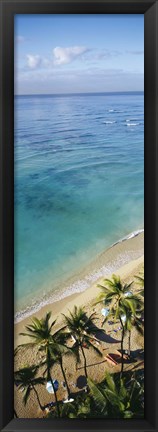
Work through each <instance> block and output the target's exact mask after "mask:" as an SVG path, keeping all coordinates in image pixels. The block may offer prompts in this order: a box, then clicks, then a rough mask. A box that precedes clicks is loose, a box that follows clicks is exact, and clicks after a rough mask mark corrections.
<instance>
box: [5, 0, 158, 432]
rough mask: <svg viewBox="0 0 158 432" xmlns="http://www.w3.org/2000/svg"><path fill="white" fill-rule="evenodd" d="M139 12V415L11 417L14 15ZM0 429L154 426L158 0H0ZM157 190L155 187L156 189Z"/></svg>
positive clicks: (157, 377) (157, 419)
mask: <svg viewBox="0 0 158 432" xmlns="http://www.w3.org/2000/svg"><path fill="white" fill-rule="evenodd" d="M34 13H38V14H45V13H47V14H49V13H52V14H54V13H64V14H65V13H67V14H72V13H75V14H79V13H80V14H82V13H83V14H87V13H92V14H103V13H104V14H108V13H113V14H114V13H115V14H116V13H117V14H119V13H121V14H122V13H123V14H139V13H141V14H144V23H145V34H144V44H145V54H144V62H145V74H144V104H145V105H144V108H145V418H144V419H142V420H141V419H140V420H134V419H133V420H132V419H131V420H105V419H96V420H95V419H92V420H88V419H86V420H84V419H82V420H81V419H76V420H74V419H73V420H71V419H66V420H65V419H56V420H51V419H47V420H45V419H15V418H14V411H13V396H14V393H13V363H14V358H13V336H14V325H13V315H14V293H13V285H14V284H13V281H14V98H13V95H14V15H15V14H34ZM0 20H1V22H0V29H1V35H0V55H1V57H0V68H1V69H0V118H1V122H0V125H1V126H0V280H1V283H0V320H1V323H0V401H1V402H0V411H1V418H0V430H2V431H6V432H9V431H10V432H11V431H21V432H23V431H25V432H26V431H32V432H33V431H36V430H38V431H43V432H44V431H47V430H50V431H51V430H53V431H60V432H62V431H68V430H70V431H76V432H80V431H81V430H82V432H84V431H87V430H89V431H94V430H96V431H102V430H105V431H107V432H108V431H113V432H114V431H126V432H127V431H135V432H138V431H148V432H152V431H155V432H156V431H158V410H157V408H156V406H158V397H157V393H158V338H157V335H158V318H157V310H158V287H157V285H158V271H157V268H156V267H157V266H156V264H157V262H158V247H157V246H158V237H157V227H156V221H157V219H158V218H157V210H158V187H157V182H158V174H157V173H158V160H157V159H158V151H157V145H158V0H154V1H153V0H131V1H129V0H121V1H119V0H100V1H99V2H97V1H93V0H92V1H91V0H90V1H89V0H88V1H86V2H85V1H84V0H80V1H76V2H75V1H62V2H60V1H58V2H57V1H56V2H54V1H52V0H46V1H44V0H27V1H23V0H1V1H0ZM156 194H157V195H156Z"/></svg>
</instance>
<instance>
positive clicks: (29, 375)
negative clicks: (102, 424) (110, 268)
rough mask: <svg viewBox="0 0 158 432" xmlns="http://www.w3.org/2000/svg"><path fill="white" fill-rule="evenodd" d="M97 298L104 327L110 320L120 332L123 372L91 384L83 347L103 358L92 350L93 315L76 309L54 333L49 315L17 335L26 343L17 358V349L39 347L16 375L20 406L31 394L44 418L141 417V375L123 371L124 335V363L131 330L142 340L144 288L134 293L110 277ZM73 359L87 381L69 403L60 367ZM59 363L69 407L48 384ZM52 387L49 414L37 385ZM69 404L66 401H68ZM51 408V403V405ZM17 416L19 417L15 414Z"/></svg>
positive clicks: (94, 336)
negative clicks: (34, 359)
mask: <svg viewBox="0 0 158 432" xmlns="http://www.w3.org/2000/svg"><path fill="white" fill-rule="evenodd" d="M136 279H137V282H139V286H140V285H141V288H143V286H144V278H143V277H142V275H140V276H137V277H136ZM99 287H100V288H101V293H100V295H99V296H98V298H97V300H96V304H97V303H102V304H103V305H104V306H105V307H106V311H107V313H106V317H105V319H104V320H103V323H102V326H103V325H105V327H106V323H107V320H109V318H112V319H113V323H114V324H115V322H119V323H120V328H121V346H120V348H121V370H120V373H113V374H110V373H108V372H106V374H105V378H104V379H103V381H102V382H100V383H95V382H94V381H92V379H90V378H89V377H88V373H87V366H88V365H87V358H86V352H85V351H86V350H85V348H90V349H91V350H93V351H94V352H95V353H96V354H97V355H98V356H100V357H102V356H103V353H102V352H101V350H100V349H99V348H98V347H96V342H97V344H99V343H100V342H99V340H97V332H98V331H99V332H103V330H102V329H99V328H98V327H97V326H96V319H97V316H96V313H92V314H91V315H90V316H87V314H86V312H85V310H84V308H82V307H78V308H77V306H75V307H74V310H73V312H69V315H68V316H65V315H63V319H64V326H63V327H62V328H60V329H59V330H56V327H55V325H56V321H55V320H54V321H52V322H50V319H51V312H49V313H47V314H46V315H45V317H44V318H42V319H37V318H35V317H34V318H32V320H31V324H30V325H28V326H26V332H24V333H21V335H23V336H25V337H27V338H29V339H28V341H26V343H23V344H21V345H19V346H18V348H17V349H16V350H15V354H17V353H18V352H19V350H21V349H24V348H25V349H27V348H34V347H37V355H38V353H39V358H38V360H37V364H36V365H31V366H28V365H27V366H25V367H22V368H21V369H20V370H17V371H15V373H14V379H15V384H16V386H17V387H18V389H19V390H21V391H22V392H23V403H24V405H26V404H27V401H28V399H29V397H30V394H31V393H32V392H34V393H35V396H36V400H37V403H38V406H39V407H40V409H41V410H42V412H43V415H44V416H45V417H46V416H47V417H69V418H76V417H77V418H92V417H105V418H140V417H143V410H144V402H143V395H144V386H143V376H142V370H138V371H136V372H133V371H131V370H130V371H126V372H124V337H125V335H126V334H127V335H128V360H129V362H132V361H133V360H132V359H131V357H130V356H131V344H132V337H131V336H132V330H133V329H134V328H135V329H136V330H137V331H138V333H140V334H141V335H143V319H142V314H143V297H142V291H143V289H141V291H140V290H138V291H137V293H136V294H133V292H132V291H133V282H132V283H130V284H123V283H122V281H121V280H120V277H119V276H116V275H113V276H112V278H111V279H105V281H104V284H103V285H99ZM69 356H70V357H72V356H73V357H74V359H75V362H76V363H79V362H81V358H82V359H83V367H84V373H85V379H86V386H85V389H84V390H82V391H80V392H76V394H75V393H73V398H74V399H73V400H72V401H71V397H72V395H71V390H70V387H71V386H70V383H69V377H67V374H66V370H65V368H64V362H63V359H64V357H68V358H69ZM55 364H59V365H60V368H61V372H62V375H63V379H64V383H65V387H66V390H67V402H69V403H65V404H64V403H63V401H61V400H58V397H57V389H56V387H55V385H54V381H53V379H52V368H53V366H54V365H55ZM48 381H50V382H51V385H52V388H53V390H54V396H53V395H52V398H55V400H54V401H53V403H52V406H51V407H50V412H49V414H47V412H46V411H45V408H46V406H43V405H42V403H41V401H40V398H39V395H38V391H37V387H38V386H39V385H44V384H46V383H47V382H48ZM69 400H70V401H69ZM49 405H50V404H49ZM15 416H17V417H18V412H17V410H16V411H15Z"/></svg>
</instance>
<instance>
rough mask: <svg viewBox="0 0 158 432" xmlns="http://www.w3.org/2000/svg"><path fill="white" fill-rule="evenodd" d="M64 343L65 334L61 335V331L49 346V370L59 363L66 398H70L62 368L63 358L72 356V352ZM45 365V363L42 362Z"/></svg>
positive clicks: (65, 339)
mask: <svg viewBox="0 0 158 432" xmlns="http://www.w3.org/2000/svg"><path fill="white" fill-rule="evenodd" d="M66 341H67V334H66V333H63V332H62V331H61V332H60V331H59V332H58V334H57V337H56V341H52V342H51V344H50V354H51V356H50V369H51V367H53V365H54V364H55V363H59V365H60V368H61V371H62V375H63V378H64V382H65V384H66V388H67V393H68V398H69V397H70V388H69V384H68V381H67V378H66V374H65V370H64V367H63V356H67V355H69V356H70V355H73V356H74V353H73V351H72V350H71V349H70V348H68V347H67V345H66ZM44 363H46V364H47V362H44Z"/></svg>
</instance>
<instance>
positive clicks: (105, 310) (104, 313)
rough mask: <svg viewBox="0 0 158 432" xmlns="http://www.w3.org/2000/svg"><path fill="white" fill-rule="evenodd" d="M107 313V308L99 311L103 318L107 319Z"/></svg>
mask: <svg viewBox="0 0 158 432" xmlns="http://www.w3.org/2000/svg"><path fill="white" fill-rule="evenodd" d="M108 313H109V309H108V308H103V309H102V310H101V314H102V315H103V316H104V317H107V315H108Z"/></svg>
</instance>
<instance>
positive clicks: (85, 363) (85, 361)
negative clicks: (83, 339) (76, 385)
mask: <svg viewBox="0 0 158 432" xmlns="http://www.w3.org/2000/svg"><path fill="white" fill-rule="evenodd" d="M80 347H81V351H82V355H83V359H84V372H85V375H86V378H88V374H87V360H86V356H85V353H84V349H83V347H82V345H80Z"/></svg>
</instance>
